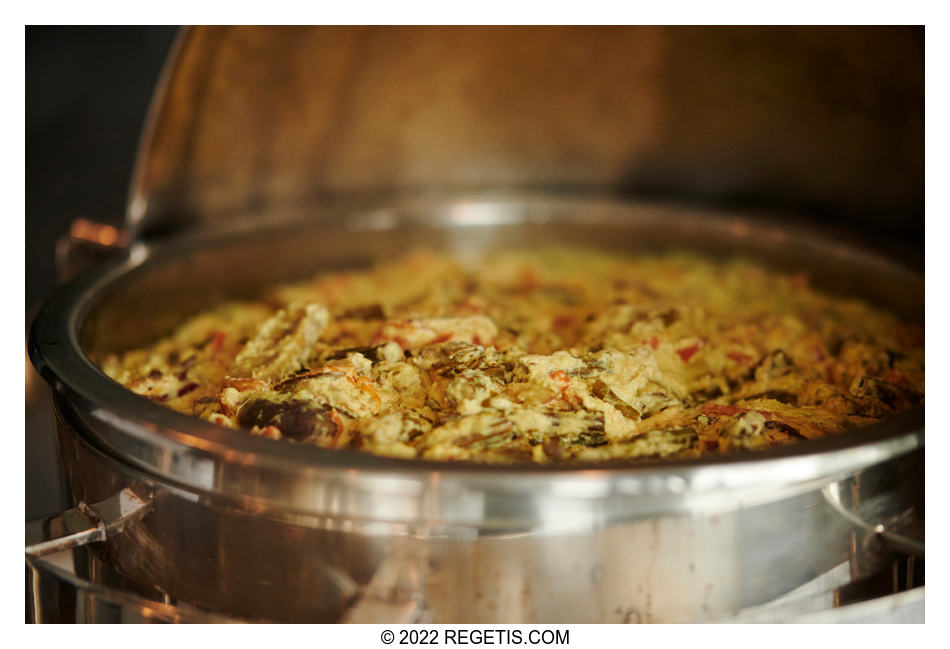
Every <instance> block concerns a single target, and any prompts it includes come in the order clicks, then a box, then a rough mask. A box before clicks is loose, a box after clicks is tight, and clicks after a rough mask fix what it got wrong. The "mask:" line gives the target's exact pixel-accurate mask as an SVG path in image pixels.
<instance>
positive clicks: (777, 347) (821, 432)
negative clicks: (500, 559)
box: [101, 249, 924, 463]
mask: <svg viewBox="0 0 950 649" xmlns="http://www.w3.org/2000/svg"><path fill="white" fill-rule="evenodd" d="M101 366H102V368H103V369H104V371H105V372H106V373H107V374H108V375H109V376H111V377H112V378H114V379H115V380H116V381H118V382H120V383H122V384H123V385H125V386H127V387H128V388H130V389H131V390H133V391H134V392H136V393H138V394H141V395H143V396H145V397H147V398H149V399H152V400H153V401H157V402H160V403H163V404H165V405H167V406H169V407H171V408H174V409H176V410H179V411H181V412H185V413H191V414H194V415H196V416H198V417H202V418H204V419H208V420H210V421H212V422H215V423H217V424H220V425H222V426H228V427H231V428H242V429H245V430H247V431H249V432H250V433H251V434H254V435H263V436H265V437H269V438H272V439H278V440H290V441H292V442H296V443H303V444H315V445H318V446H322V447H327V448H353V449H361V450H364V451H368V452H371V453H376V454H379V455H386V456H393V457H400V458H421V459H427V460H467V461H475V462H492V463H516V462H531V461H533V462H538V463H562V462H577V461H599V460H608V459H615V458H627V459H637V458H656V457H663V458H672V457H696V456H700V455H703V454H711V453H723V452H733V451H744V450H754V449H763V448H768V447H771V446H778V445H784V444H792V443H796V442H798V441H800V440H807V439H815V438H820V437H824V436H826V435H831V434H834V433H837V432H840V431H842V430H845V429H848V428H851V427H856V426H862V425H865V424H869V423H872V422H874V421H877V420H879V419H882V418H884V417H886V416H887V415H890V414H892V413H895V412H899V411H902V410H906V409H909V408H911V407H913V406H915V405H918V404H920V403H922V401H923V390H924V349H923V330H922V328H921V327H920V325H919V324H915V323H907V322H901V321H899V320H898V319H897V318H895V317H894V316H893V315H890V314H888V313H886V312H884V311H881V310H878V309H876V308H873V307H871V306H870V305H867V304H864V303H862V302H859V301H856V300H849V299H842V298H840V297H832V296H828V295H823V294H821V293H819V292H817V291H816V290H814V289H812V288H810V287H809V285H808V281H807V280H806V278H805V277H804V276H802V275H788V274H778V273H775V272H770V271H767V270H765V269H764V268H762V267H760V266H757V265H754V264H752V263H748V262H744V261H728V262H715V261H711V260H708V259H703V258H699V257H692V256H688V255H663V256H653V257H641V258H633V259H630V258H622V257H619V256H612V255H608V254H605V253H596V252H591V251H581V250H568V249H557V250H555V249H550V250H544V251H533V252H528V251H517V252H509V253H498V254H494V255H491V256H488V257H483V258H480V259H478V260H471V261H469V262H468V263H463V262H462V261H459V260H453V259H451V258H448V257H445V256H441V255H438V254H434V253H427V252H417V253H414V254H411V255H408V256H406V257H404V258H403V259H401V260H398V261H396V262H393V263H389V264H386V265H381V266H378V267H376V268H374V269H371V270H365V271H347V272H336V273H326V274H322V275H320V276H318V277H316V278H314V279H313V280H312V281H308V282H304V283H299V284H294V285H287V286H281V287H278V288H276V289H275V290H273V291H272V292H270V293H269V294H268V295H267V296H265V298H264V299H262V300H260V301H259V302H241V303H229V304H225V305H222V306H219V307H217V308H214V309H212V310H209V311H207V312H206V313H202V314H200V315H198V316H196V317H194V318H193V319H191V320H190V321H188V322H186V323H185V324H183V325H182V326H181V327H180V328H178V329H177V330H176V331H174V332H173V333H172V334H171V335H170V336H168V337H167V338H164V339H162V340H159V341H158V342H156V343H154V344H153V345H151V346H150V347H148V348H146V349H140V350H135V351H130V352H127V353H125V354H122V355H110V356H108V357H106V358H103V359H101Z"/></svg>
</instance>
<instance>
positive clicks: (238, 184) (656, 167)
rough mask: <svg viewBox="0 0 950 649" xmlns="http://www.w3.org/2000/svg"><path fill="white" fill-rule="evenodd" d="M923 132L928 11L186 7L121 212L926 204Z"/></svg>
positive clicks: (864, 210) (905, 208) (153, 218)
mask: <svg viewBox="0 0 950 649" xmlns="http://www.w3.org/2000/svg"><path fill="white" fill-rule="evenodd" d="M923 141H924V140H923V29H922V28H888V27H831V28H826V27H767V28H751V27H714V28H701V27H607V28H602V27H569V28H567V27H517V28H509V27H314V28H307V27H290V28H282V27H201V28H190V29H186V30H183V32H182V34H181V35H180V37H179V39H178V42H177V44H176V46H175V48H174V49H173V54H172V56H171V57H170V59H169V62H168V63H167V65H166V69H165V71H164V73H163V77H162V81H161V82H160V84H159V88H158V90H157V92H156V95H155V98H154V100H153V105H152V108H151V113H150V117H149V120H148V122H147V127H146V129H145V132H144V134H143V138H142V142H141V146H140V150H139V154H138V159H137V163H136V171H135V174H134V179H133V183H132V188H131V192H130V197H129V208H128V214H127V218H128V222H129V225H130V230H131V232H132V234H133V235H134V236H138V235H142V234H145V235H148V234H151V233H157V232H160V231H167V230H170V229H177V228H178V227H180V226H182V225H187V224H189V223H193V222H194V221H196V220H205V219H215V218H220V217H225V218H227V216H228V215H232V214H235V213H237V212H247V211H252V212H257V213H262V214H264V213H267V212H268V211H269V210H272V209H275V208H281V209H283V208H287V207H297V208H301V207H302V208H306V206H308V205H311V204H314V202H319V203H321V204H324V205H325V204H326V203H327V202H332V201H348V200H355V199H358V198H362V199H366V198H367V197H375V198H377V199H378V198H379V197H380V196H387V195H390V194H406V193H416V192H426V193H434V192H435V193H438V192H449V193H450V192H458V191H471V190H485V189H493V190H494V189H501V190H505V189H515V188H517V189H526V188H530V189H534V190H536V189H549V190H555V191H560V192H564V191H568V192H599V193H623V194H630V195H644V194H647V195H650V196H653V197H656V196H658V195H661V196H671V197H677V198H688V199H699V200H704V201H722V200H728V201H730V202H733V203H735V202H737V201H738V202H743V203H745V204H750V203H753V204H756V205H759V206H761V205H769V206H773V207H793V208H798V209H802V208H804V209H809V210H816V209H817V210H824V211H828V210H834V211H836V212H838V213H839V214H841V215H842V216H844V217H847V216H849V215H851V216H852V223H862V222H863V224H866V220H867V219H868V218H871V219H874V218H877V219H878V220H879V221H884V220H886V219H890V218H891V217H893V216H895V215H903V216H905V217H906V216H907V215H922V213H923V162H924V156H923ZM919 220H920V225H919V229H920V231H921V233H922V231H923V230H922V229H923V224H922V219H919ZM902 227H906V221H905V223H904V225H903V226H902Z"/></svg>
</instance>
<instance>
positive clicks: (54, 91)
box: [26, 27, 177, 518]
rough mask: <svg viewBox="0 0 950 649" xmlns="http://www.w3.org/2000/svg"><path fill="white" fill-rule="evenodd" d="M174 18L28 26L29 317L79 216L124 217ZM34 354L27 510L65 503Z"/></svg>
mask: <svg viewBox="0 0 950 649" xmlns="http://www.w3.org/2000/svg"><path fill="white" fill-rule="evenodd" d="M176 32H177V28H175V27H27V28H26V316H27V320H29V319H30V318H31V317H32V315H33V313H34V312H35V310H36V307H37V306H38V305H39V303H40V302H41V301H42V300H43V299H44V298H46V297H47V296H48V295H49V294H50V293H51V292H52V290H53V288H55V286H56V273H55V268H54V247H55V243H56V239H57V238H59V237H61V236H63V235H65V234H66V233H67V232H68V230H69V224H70V222H71V221H72V220H73V219H75V218H77V217H85V218H89V219H93V220H97V221H103V222H107V223H114V224H120V223H121V221H122V219H123V218H124V214H125V201H126V195H127V193H128V186H129V179H130V178H131V176H132V162H133V159H134V155H135V148H136V146H137V144H138V139H139V131H140V130H141V128H142V122H143V120H144V118H145V112H146V109H147V108H148V103H149V99H150V98H151V96H152V90H153V88H154V86H155V81H156V79H157V78H158V74H159V71H160V69H161V65H162V62H163V61H164V59H165V56H166V54H167V52H168V49H169V47H170V46H171V44H172V40H173V39H174V36H175V33H176ZM31 367H32V366H31V365H30V364H29V363H27V408H26V431H27V435H26V516H27V518H32V517H35V516H40V515H43V514H46V513H48V512H51V511H55V510H57V509H59V508H60V507H61V499H62V497H63V496H62V484H61V478H60V475H59V470H58V467H57V464H56V456H55V452H54V451H55V448H54V440H53V433H52V414H51V413H50V411H49V407H48V404H47V393H46V384H45V383H43V382H42V380H41V379H39V378H38V377H37V376H36V374H35V373H33V372H32V371H31Z"/></svg>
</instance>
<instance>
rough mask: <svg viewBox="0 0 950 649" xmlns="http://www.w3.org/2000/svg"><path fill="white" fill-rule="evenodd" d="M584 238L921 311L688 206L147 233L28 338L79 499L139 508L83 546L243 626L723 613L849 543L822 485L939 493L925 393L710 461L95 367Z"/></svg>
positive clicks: (232, 223) (431, 209) (894, 290)
mask: <svg viewBox="0 0 950 649" xmlns="http://www.w3.org/2000/svg"><path fill="white" fill-rule="evenodd" d="M330 216H332V217H333V218H330ZM566 242H569V243H573V244H581V245H587V246H595V247H599V248H602V249H605V250H612V251H620V252H623V253H625V254H637V253H639V252H644V251H649V252H655V251H657V250H662V249H690V250H695V251H701V252H704V253H708V254H710V255H714V256H722V255H735V254H741V255H743V256H745V257H748V258H751V259H755V260H758V261H761V262H763V263H765V264H767V265H769V266H771V267H773V268H778V269H796V270H804V271H806V272H807V273H808V274H809V276H810V277H811V279H812V281H813V283H814V284H815V285H816V286H818V287H820V288H823V289H825V290H828V291H831V292H833V293H838V294H841V295H857V296H861V297H863V298H865V299H867V300H869V301H871V302H874V303H877V304H879V305H883V306H886V307H889V308H891V309H892V310H894V311H896V312H898V313H900V314H901V315H903V316H904V317H907V318H913V319H922V313H923V279H922V277H920V276H919V275H917V274H915V273H914V272H912V271H909V270H907V269H904V268H902V267H900V266H898V265H895V264H894V263H891V262H889V261H887V260H885V259H883V258H881V257H878V256H875V255H874V254H871V253H869V252H866V251H863V250H861V249H859V248H857V247H853V246H850V245H847V244H846V243H844V242H843V241H842V240H841V239H840V238H838V239H835V238H830V237H827V236H822V235H820V234H816V233H815V232H813V231H810V230H807V229H804V228H801V227H798V226H791V225H789V224H788V223H787V222H781V221H774V220H769V219H764V218H755V219H749V218H745V217H742V216H739V215H734V214H725V213H717V212H710V211H705V210H697V209H694V208H685V207H682V206H672V205H648V204H642V203H628V202H623V201H617V200H609V199H597V198H590V197H580V198H571V197H564V196H561V197H550V196H539V195H499V196H486V195H479V196H467V197H466V196H457V197H454V198H451V199H439V200H428V201H419V202H409V201H401V202H398V203H383V204H381V205H378V206H375V207H366V206H364V207H362V208H360V209H358V210H355V211H353V212H351V213H346V214H340V213H339V212H334V213H333V214H332V215H328V214H325V213H322V212H321V211H320V210H318V209H314V210H309V211H307V212H306V213H290V212H288V213H280V214H275V213H269V214H267V218H266V219H263V218H261V215H259V214H253V213H246V214H244V215H242V216H240V217H235V218H231V219H228V220H227V221H226V222H219V223H216V224H215V225H213V226H206V227H199V228H195V229H194V230H193V231H191V232H189V233H187V234H184V235H179V236H176V237H174V238H169V239H166V240H164V241H159V242H155V243H149V242H141V241H140V242H136V243H133V244H132V246H131V247H130V248H129V249H128V250H127V251H126V252H124V253H123V254H121V255H120V256H119V257H118V258H116V259H114V260H112V261H111V262H108V263H106V264H102V265H99V266H97V267H96V268H94V269H93V270H91V271H89V272H87V273H86V274H84V275H82V276H80V277H79V278H77V279H76V280H74V281H73V282H71V283H70V284H68V285H66V286H64V287H63V288H62V289H61V290H60V291H59V292H58V293H56V295H54V296H53V298H51V299H50V300H49V301H48V302H47V303H46V304H45V305H44V307H43V309H42V310H41V312H40V313H39V315H38V316H37V318H36V320H35V322H34V326H33V330H32V333H31V339H30V351H31V357H32V358H33V361H34V363H35V365H36V366H37V368H38V369H39V370H40V372H41V374H42V375H43V376H44V378H45V379H46V380H47V381H48V382H49V383H50V384H51V385H52V387H53V401H54V404H55V410H56V415H57V423H58V436H59V443H60V448H61V453H62V457H63V462H64V465H65V467H66V471H67V476H68V482H69V485H70V488H71V491H72V493H73V495H74V498H75V500H76V501H77V502H82V503H99V502H103V501H109V499H110V498H113V497H115V496H116V494H119V493H131V494H134V496H135V497H134V498H133V499H132V502H134V503H137V504H135V507H134V509H135V512H134V513H135V515H134V516H132V515H129V516H125V514H123V516H125V517H124V518H122V521H123V522H122V524H121V525H110V521H109V520H104V519H107V518H108V516H107V515H106V514H105V513H103V512H105V511H106V510H105V509H104V508H98V509H96V508H93V510H94V512H97V513H94V515H93V518H92V519H91V520H93V525H92V527H91V528H90V530H92V531H91V532H90V533H89V534H87V536H86V537H85V540H87V541H90V542H91V546H92V547H94V548H95V551H96V552H97V553H98V555H99V556H100V557H101V558H102V560H104V561H105V562H107V563H108V564H110V565H111V566H114V568H115V569H116V570H117V571H118V572H119V573H121V574H123V575H125V576H127V577H129V578H130V579H133V580H135V581H137V582H141V583H146V584H150V585H152V586H154V587H155V588H157V589H158V590H160V591H161V592H164V593H167V594H168V595H169V596H170V597H173V598H176V599H180V600H183V601H187V602H190V603H193V604H194V605H196V606H200V607H202V608H203V609H206V610H209V611H213V612H219V613H224V614H227V615H229V616H234V617H237V618H242V619H256V620H276V621H312V622H327V621H386V622H392V621H411V620H429V621H435V622H458V623H463V622H495V623H497V622H621V621H654V622H674V621H711V620H716V619H722V618H723V617H726V616H728V615H730V614H734V613H736V612H737V611H740V610H742V609H744V608H747V607H750V606H754V605H756V604H760V603H762V602H766V601H769V600H770V599H773V598H774V597H776V596H778V595H780V594H782V593H786V592H788V591H790V590H792V589H794V588H795V587H797V586H799V585H801V584H803V583H805V582H807V581H809V580H810V579H813V578H814V577H816V576H817V575H820V574H822V573H823V572H825V571H827V570H829V569H830V568H832V567H834V566H837V565H839V564H841V563H842V562H844V561H847V560H848V553H849V543H850V538H851V533H852V532H854V530H855V529H856V523H855V521H854V520H852V519H851V518H849V517H848V516H845V515H842V512H841V510H840V507H835V506H834V503H832V502H830V501H829V497H828V495H829V493H831V492H834V485H838V484H842V483H843V482H844V481H849V480H850V481H854V479H855V477H856V476H861V475H863V474H866V473H867V472H868V471H869V470H871V469H872V468H873V469H874V472H873V473H872V474H868V475H887V476H889V477H888V479H887V480H885V481H882V480H871V479H867V480H864V481H862V482H861V489H862V490H864V491H863V493H864V494H866V496H867V497H872V496H874V495H875V493H876V491H878V490H881V489H885V488H886V489H887V490H888V494H889V497H888V499H887V502H888V508H889V510H893V511H894V512H898V511H901V510H906V509H911V508H913V507H919V506H921V504H922V494H919V493H917V492H916V491H915V490H914V489H911V488H908V489H907V490H903V489H901V488H899V485H901V484H907V485H911V484H917V483H918V482H919V481H912V480H906V481H903V480H902V479H901V476H902V475H904V474H905V473H906V474H907V475H913V474H919V473H920V472H922V460H921V458H922V453H921V452H920V451H921V449H922V448H923V443H924V434H923V408H918V409H916V410H914V411H910V412H907V413H904V414H902V415H900V416H897V417H894V418H892V419H890V420H887V421H884V422H882V423H880V424H877V425H874V426H870V427H867V428H864V429H859V430H853V431H849V432H846V433H844V434H841V435H837V436H833V437H830V438H827V439H823V440H817V441H812V442H808V443H803V444H798V445H794V446H791V447H785V448H781V449H773V450H769V451H765V452H759V453H751V454H743V455H732V456H727V457H715V458H710V459H704V460H701V461H700V460H690V461H686V460H678V461H670V462H656V461H653V462H642V463H637V464H619V465H618V464H610V465H586V466H572V467H535V466H530V467H486V466H469V465H463V464H448V463H435V462H414V461H407V460H397V459H390V458H381V457H374V456H370V455H366V454H362V453H359V452H356V451H334V450H326V449H320V448H316V447H309V446H298V445H292V444H287V443H283V442H275V441H272V440H268V439H264V438H262V437H256V436H250V435H248V434H246V433H243V432H240V431H233V430H227V429H224V428H220V427H217V426H215V425H213V424H210V423H209V422H205V421H201V420H197V419H193V418H191V417H188V416H186V415H183V414H181V413H177V412H174V411H172V410H170V409H167V408H164V407H162V406H160V405H158V404H155V403H152V402H150V401H148V400H147V399H144V398H142V397H139V396H137V395H135V394H133V393H131V392H129V391H127V390H126V389H124V388H123V387H122V386H120V385H118V384H117V383H115V382H113V381H111V380H110V379H109V378H107V377H106V376H105V375H104V374H102V373H101V372H100V371H99V370H98V369H97V368H96V367H95V365H94V364H93V363H92V362H91V361H90V360H89V356H90V355H95V354H97V353H103V352H106V351H110V350H115V349H121V348H125V347H128V346H129V345H134V344H141V343H144V342H147V341H148V340H150V339H152V338H154V336H156V335H159V334H160V333H162V332H166V331H168V330H169V328H170V327H171V326H173V325H174V324H175V323H176V322H178V321H180V319H181V318H183V317H185V316H186V315H188V314H189V313H192V312H195V311H196V310H198V309H200V308H204V307H206V306H207V305H208V304H209V302H214V301H216V300H219V299H224V298H233V297H240V296H251V295H254V294H255V293H256V292H257V291H259V290H260V289H261V288H262V287H263V286H266V285H267V284H270V283H272V282H275V281H283V280H289V279H294V278H300V277H303V276H306V275H308V274H311V273H313V272H314V271H317V270H321V269H322V270H331V269H340V268H352V267H359V266H363V265H366V264H368V263H371V262H373V261H376V260H381V259H385V258H391V257H393V256H395V255H397V254H400V253H401V252H403V251H405V250H406V249H408V248H411V247H413V246H431V247H436V248H439V249H442V250H445V251H448V252H450V253H452V254H456V255H460V256H466V255H475V254H478V253H479V252H482V251H485V250H494V249H499V248H506V247H518V246H525V245H538V244H545V243H566ZM895 484H896V485H898V488H895V486H894V485H895ZM905 491H906V492H907V493H905ZM123 502H125V501H123ZM88 509H89V508H88V507H87V510H88ZM84 511H85V510H84ZM130 511H131V510H130ZM128 513H129V512H126V514H128ZM117 516H118V515H117ZM43 529H44V531H41V532H39V534H40V536H43V535H44V534H45V536H46V537H55V536H56V530H55V529H53V527H52V526H50V525H47V526H46V527H45V528H43ZM87 531H88V530H87Z"/></svg>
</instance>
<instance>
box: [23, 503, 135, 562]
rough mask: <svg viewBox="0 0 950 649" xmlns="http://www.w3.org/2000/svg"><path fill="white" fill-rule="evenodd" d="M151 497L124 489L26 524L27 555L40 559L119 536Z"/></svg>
mask: <svg viewBox="0 0 950 649" xmlns="http://www.w3.org/2000/svg"><path fill="white" fill-rule="evenodd" d="M151 505H152V498H151V496H149V497H145V498H143V497H141V496H139V495H138V494H136V493H135V492H134V491H132V490H131V489H130V488H128V487H126V488H125V489H123V490H122V491H120V492H119V493H117V494H115V495H113V496H110V497H109V498H106V499H105V500H103V501H100V502H98V503H93V504H92V505H87V504H86V503H84V502H82V501H80V502H79V505H78V506H76V507H75V508H73V509H68V510H66V511H64V512H59V513H56V514H52V515H50V516H44V517H42V518H36V519H33V520H30V521H27V522H26V554H28V555H30V556H33V557H42V556H45V555H47V554H52V553H54V552H60V551H62V550H69V549H71V548H74V547H76V546H79V545H86V544H87V543H93V542H95V541H105V540H106V539H107V538H109V537H110V536H114V535H116V534H120V533H121V532H122V530H124V529H125V526H126V525H127V524H128V523H131V522H133V521H136V520H139V519H140V518H142V517H143V516H144V515H145V514H146V513H148V511H149V510H150V509H151Z"/></svg>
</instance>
